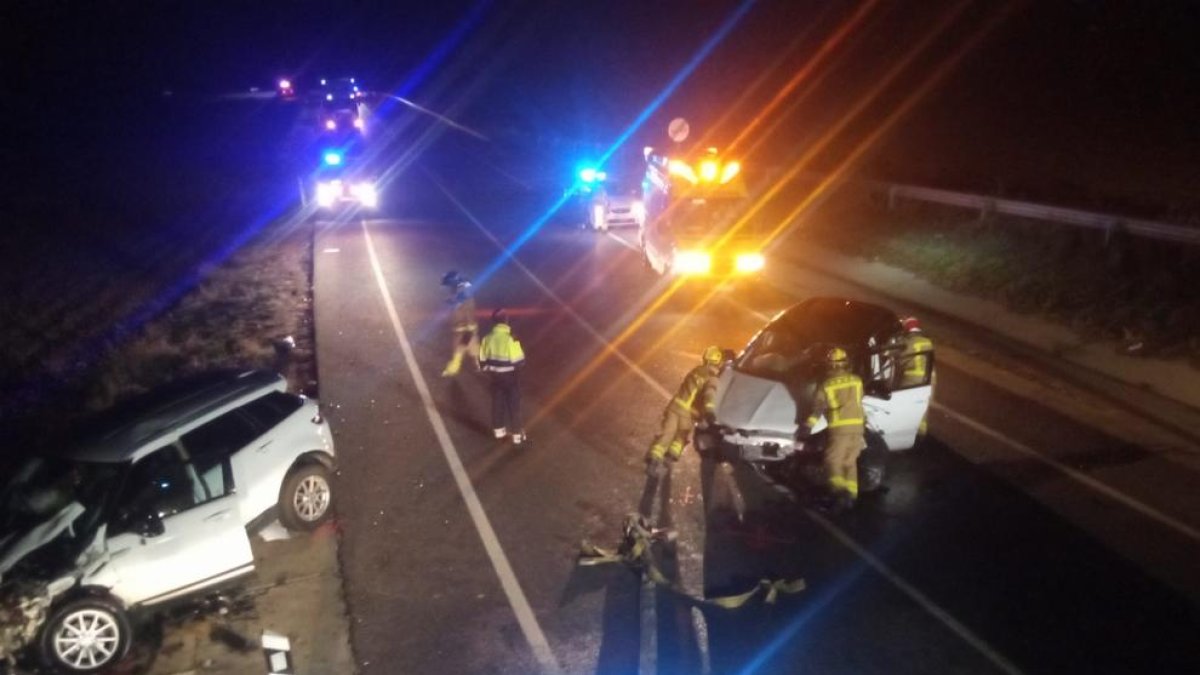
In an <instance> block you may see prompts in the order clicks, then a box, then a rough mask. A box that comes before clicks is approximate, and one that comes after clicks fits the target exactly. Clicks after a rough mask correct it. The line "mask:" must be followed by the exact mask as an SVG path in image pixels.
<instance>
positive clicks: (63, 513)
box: [0, 502, 86, 579]
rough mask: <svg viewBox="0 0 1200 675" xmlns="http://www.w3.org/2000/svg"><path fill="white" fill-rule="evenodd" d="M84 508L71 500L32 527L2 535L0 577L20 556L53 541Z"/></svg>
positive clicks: (81, 513)
mask: <svg viewBox="0 0 1200 675" xmlns="http://www.w3.org/2000/svg"><path fill="white" fill-rule="evenodd" d="M85 510H86V509H85V508H84V506H83V504H80V503H79V502H71V503H70V504H67V505H66V506H64V507H63V508H62V509H61V510H60V511H59V512H58V513H56V514H54V515H53V516H51V517H49V518H47V519H46V520H43V521H42V522H40V523H38V524H37V525H34V526H33V527H30V528H27V529H25V530H22V531H17V532H11V533H7V534H5V535H3V537H2V538H0V579H3V577H4V574H5V573H6V572H8V571H9V570H10V569H12V567H13V565H16V564H17V563H18V562H20V561H21V559H22V558H24V557H25V556H27V555H29V554H30V553H33V552H34V551H36V550H38V549H39V548H41V547H42V546H45V545H46V544H47V543H49V542H51V541H54V540H55V539H56V538H57V537H58V535H60V534H62V533H63V531H65V530H66V529H67V528H69V527H71V523H73V522H75V519H76V518H78V517H79V516H81V515H83V513H84V511H85Z"/></svg>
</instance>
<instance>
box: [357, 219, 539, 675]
mask: <svg viewBox="0 0 1200 675" xmlns="http://www.w3.org/2000/svg"><path fill="white" fill-rule="evenodd" d="M361 225H362V231H363V238H364V239H365V240H366V243H367V253H368V255H369V256H370V258H371V269H372V270H374V272H375V281H376V282H377V283H378V284H379V293H380V295H382V296H383V304H384V307H385V308H386V309H387V314H388V318H389V319H390V320H391V322H392V329H393V330H394V331H395V333H396V340H397V341H398V342H399V343H400V349H401V351H403V352H404V361H405V363H406V364H407V365H408V371H409V373H410V374H411V375H412V378H413V382H414V383H415V384H416V387H417V392H418V393H419V394H420V396H421V403H422V405H423V406H424V408H425V414H426V415H427V416H428V417H429V424H430V425H431V426H432V427H433V432H434V435H436V436H437V439H438V444H439V445H440V446H441V448H442V454H443V455H445V456H446V463H447V464H449V465H450V472H451V473H452V474H453V475H454V482H455V484H457V485H458V491H459V492H460V493H461V494H462V497H463V502H465V503H466V505H467V512H468V513H470V514H471V520H472V521H473V522H474V523H475V530H476V531H477V532H478V533H479V538H480V539H481V540H482V541H483V548H484V550H485V551H487V555H488V558H489V559H490V560H491V562H492V567H493V568H495V570H496V576H497V577H499V578H500V586H501V587H502V588H503V589H504V594H505V595H506V596H507V597H508V604H509V605H510V606H511V607H512V610H513V613H514V614H516V616H517V623H518V624H520V626H521V632H522V633H524V634H525V640H526V642H528V643H529V646H530V648H531V649H532V650H533V655H534V658H536V659H537V662H538V664H540V665H541V667H542V672H545V673H561V672H562V668H561V667H560V666H559V664H558V660H557V659H555V657H554V653H553V652H552V651H551V650H550V643H549V641H547V640H546V634H545V633H543V632H542V627H541V626H540V625H539V624H538V621H537V617H536V616H534V614H533V608H532V607H530V605H529V601H528V600H527V599H526V598H525V593H524V591H522V590H521V584H520V583H519V582H518V581H517V576H516V574H515V573H514V572H513V569H512V565H510V564H509V562H508V557H507V556H506V555H505V554H504V549H503V548H502V547H501V546H500V540H499V539H497V537H496V532H495V530H493V529H492V524H491V522H490V521H489V520H488V517H487V513H486V512H484V510H483V504H482V503H480V501H479V496H478V495H477V494H475V488H474V486H472V485H471V479H470V478H468V477H467V471H466V469H464V468H463V463H462V459H461V458H460V457H459V455H458V451H457V450H456V449H455V448H454V443H453V441H451V440H450V433H449V431H447V429H446V422H445V421H444V420H443V419H442V415H441V413H439V412H438V409H437V405H436V404H435V403H434V401H433V396H432V395H431V394H430V393H429V385H428V384H427V383H426V382H425V376H424V375H422V374H421V369H420V368H419V367H418V366H417V357H416V355H415V354H414V353H413V348H412V344H411V343H410V342H409V341H408V336H407V334H406V333H405V332H404V326H403V325H401V323H400V315H399V313H397V312H396V304H395V303H394V302H393V301H392V294H391V292H390V291H388V287H387V282H386V280H385V279H384V277H383V268H382V267H381V266H380V264H379V258H378V256H376V254H375V244H374V243H373V242H372V241H371V233H370V232H369V231H368V230H367V224H366V222H365V221H363V222H362V223H361Z"/></svg>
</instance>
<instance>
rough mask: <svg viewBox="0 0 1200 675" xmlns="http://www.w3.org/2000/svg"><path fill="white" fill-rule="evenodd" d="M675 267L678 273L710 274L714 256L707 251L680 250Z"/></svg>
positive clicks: (676, 255) (676, 256)
mask: <svg viewBox="0 0 1200 675" xmlns="http://www.w3.org/2000/svg"><path fill="white" fill-rule="evenodd" d="M674 268H675V272H676V273H678V274H708V273H709V272H711V271H712V256H710V255H709V254H708V253H707V252H705V251H679V252H677V253H676V254H675V265H674Z"/></svg>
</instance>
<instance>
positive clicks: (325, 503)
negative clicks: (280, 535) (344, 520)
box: [279, 462, 333, 531]
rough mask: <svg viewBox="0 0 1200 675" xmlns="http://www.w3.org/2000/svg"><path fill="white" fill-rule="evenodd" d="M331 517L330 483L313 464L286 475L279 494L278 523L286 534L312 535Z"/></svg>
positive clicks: (325, 472) (323, 471)
mask: <svg viewBox="0 0 1200 675" xmlns="http://www.w3.org/2000/svg"><path fill="white" fill-rule="evenodd" d="M332 515H333V481H332V480H331V479H330V474H329V469H326V468H325V466H324V465H323V464H319V463H316V462H313V463H309V464H301V465H299V466H297V467H294V468H293V469H292V470H291V471H290V472H288V475H287V478H285V479H284V480H283V487H282V488H281V489H280V491H279V520H280V521H281V522H282V523H283V525H284V527H286V528H288V529H289V530H297V531H312V530H315V529H317V528H318V527H320V526H321V524H322V523H324V522H325V521H326V520H329V518H330V517H331V516H332Z"/></svg>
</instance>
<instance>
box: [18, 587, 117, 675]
mask: <svg viewBox="0 0 1200 675" xmlns="http://www.w3.org/2000/svg"><path fill="white" fill-rule="evenodd" d="M132 633H133V630H132V629H131V628H130V625H129V618H128V617H126V616H125V612H124V611H123V610H121V608H120V607H118V606H117V605H116V604H115V603H113V602H112V601H110V600H106V599H104V598H92V597H88V598H79V599H77V600H72V601H71V602H68V603H66V604H64V605H63V606H61V607H59V608H58V609H57V610H55V611H54V612H53V613H52V614H51V615H50V619H49V620H48V621H47V622H46V625H45V626H44V627H43V628H42V639H41V641H40V643H39V647H40V652H41V657H42V660H43V661H44V662H45V663H46V665H47V666H49V667H50V668H51V669H52V670H53V671H55V672H59V673H95V672H99V671H101V670H104V669H106V668H108V667H109V666H112V665H113V664H114V663H116V662H118V661H120V660H121V659H122V658H123V657H124V656H125V652H127V651H128V650H129V642H130V638H131V636H132Z"/></svg>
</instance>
